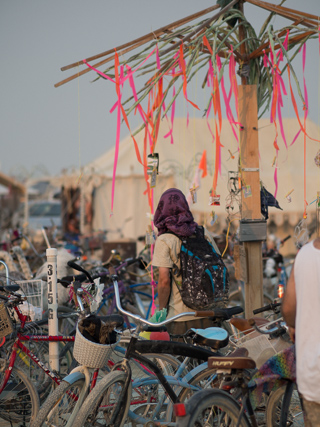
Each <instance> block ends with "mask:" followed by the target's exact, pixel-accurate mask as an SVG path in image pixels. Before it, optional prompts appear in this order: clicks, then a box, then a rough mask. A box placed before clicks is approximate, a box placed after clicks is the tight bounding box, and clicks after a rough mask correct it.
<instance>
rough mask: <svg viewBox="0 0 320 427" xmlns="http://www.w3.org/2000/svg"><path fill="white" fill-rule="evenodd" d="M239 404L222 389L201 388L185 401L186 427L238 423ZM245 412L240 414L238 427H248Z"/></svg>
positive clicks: (230, 425)
mask: <svg viewBox="0 0 320 427" xmlns="http://www.w3.org/2000/svg"><path fill="white" fill-rule="evenodd" d="M240 410H241V408H240V405H239V404H238V403H237V402H236V401H235V400H234V399H233V398H232V397H231V396H230V395H229V394H228V393H226V392H225V391H223V390H216V389H212V390H201V391H199V392H197V393H195V394H194V395H193V396H192V397H191V399H190V400H189V401H188V402H187V403H186V411H187V414H189V417H190V418H189V421H188V424H187V425H188V427H191V426H192V427H198V426H199V427H200V426H202V425H206V426H229V427H234V426H236V425H238V422H239V415H240ZM249 426H250V424H249V422H248V419H247V416H246V414H244V413H243V414H242V417H241V422H240V424H239V427H249Z"/></svg>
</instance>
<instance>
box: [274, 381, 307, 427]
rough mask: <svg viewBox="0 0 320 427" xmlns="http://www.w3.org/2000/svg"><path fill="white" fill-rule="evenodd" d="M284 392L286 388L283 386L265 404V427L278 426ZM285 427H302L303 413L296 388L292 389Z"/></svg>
mask: <svg viewBox="0 0 320 427" xmlns="http://www.w3.org/2000/svg"><path fill="white" fill-rule="evenodd" d="M285 391H286V386H283V387H280V388H278V390H276V391H274V392H272V393H271V394H270V397H269V399H268V402H267V413H266V424H267V427H277V426H280V416H281V409H282V403H283V398H284V395H285ZM286 425H290V426H293V427H299V426H304V417H303V411H302V408H301V402H300V397H299V393H298V391H297V388H296V387H294V389H293V391H292V395H291V399H290V404H289V408H288V417H287V423H286Z"/></svg>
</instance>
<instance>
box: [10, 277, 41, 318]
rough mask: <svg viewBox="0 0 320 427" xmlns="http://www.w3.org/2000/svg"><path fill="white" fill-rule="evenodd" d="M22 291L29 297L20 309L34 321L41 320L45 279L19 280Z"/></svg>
mask: <svg viewBox="0 0 320 427" xmlns="http://www.w3.org/2000/svg"><path fill="white" fill-rule="evenodd" d="M16 283H17V284H18V285H19V286H20V289H21V291H20V293H22V294H23V295H24V296H26V297H27V301H25V302H24V303H23V304H22V305H20V309H21V311H22V313H23V314H24V315H27V316H30V318H31V320H32V321H35V320H41V319H42V313H43V285H44V283H43V281H42V280H17V281H16Z"/></svg>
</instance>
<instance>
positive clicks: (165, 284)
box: [158, 267, 171, 310]
mask: <svg viewBox="0 0 320 427" xmlns="http://www.w3.org/2000/svg"><path fill="white" fill-rule="evenodd" d="M170 291H171V278H170V268H167V267H159V279H158V298H159V309H160V310H162V309H163V308H165V307H166V306H167V304H168V302H169V297H170Z"/></svg>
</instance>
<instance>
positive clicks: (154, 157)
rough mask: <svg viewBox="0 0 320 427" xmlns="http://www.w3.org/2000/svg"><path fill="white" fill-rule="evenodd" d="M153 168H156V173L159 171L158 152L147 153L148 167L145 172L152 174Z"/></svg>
mask: <svg viewBox="0 0 320 427" xmlns="http://www.w3.org/2000/svg"><path fill="white" fill-rule="evenodd" d="M154 168H156V171H157V174H158V173H159V154H158V153H153V154H149V155H148V167H147V174H148V175H152V173H153V170H154Z"/></svg>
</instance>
